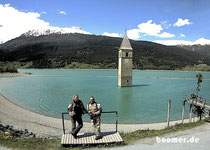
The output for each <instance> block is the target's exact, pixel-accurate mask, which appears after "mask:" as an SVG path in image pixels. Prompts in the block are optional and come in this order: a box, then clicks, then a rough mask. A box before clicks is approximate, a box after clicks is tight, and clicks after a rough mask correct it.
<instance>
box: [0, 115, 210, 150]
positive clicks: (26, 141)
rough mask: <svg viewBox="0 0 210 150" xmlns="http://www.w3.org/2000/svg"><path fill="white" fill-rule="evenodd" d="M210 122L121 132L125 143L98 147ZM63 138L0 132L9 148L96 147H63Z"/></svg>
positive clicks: (1, 141)
mask: <svg viewBox="0 0 210 150" xmlns="http://www.w3.org/2000/svg"><path fill="white" fill-rule="evenodd" d="M207 121H208V122H210V119H205V120H201V121H198V122H195V123H185V124H176V125H175V126H172V127H169V128H165V129H162V130H138V131H135V132H132V133H120V134H121V136H122V138H123V140H124V143H123V144H121V145H117V144H111V145H110V144H107V145H100V146H97V148H104V147H113V146H123V145H126V144H131V143H134V142H135V141H137V140H139V139H143V138H151V137H156V136H161V135H164V134H167V133H173V132H176V131H183V130H187V129H192V128H194V127H197V126H200V125H202V124H204V123H206V122H207ZM60 142H61V139H60V138H57V139H46V138H20V137H13V136H5V135H4V133H3V132H0V145H2V146H4V147H8V148H15V149H21V150H29V149H33V150H64V149H73V150H77V149H85V148H93V147H94V148H96V146H78V147H67V148H65V147H62V146H61V144H60Z"/></svg>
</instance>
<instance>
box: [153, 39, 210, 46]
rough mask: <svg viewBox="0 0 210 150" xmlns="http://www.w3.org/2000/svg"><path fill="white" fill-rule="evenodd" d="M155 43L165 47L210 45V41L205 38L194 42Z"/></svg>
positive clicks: (161, 41)
mask: <svg viewBox="0 0 210 150" xmlns="http://www.w3.org/2000/svg"><path fill="white" fill-rule="evenodd" d="M153 42H155V43H159V44H163V45H170V46H173V45H210V40H207V39H205V38H200V39H198V40H196V41H194V42H191V41H184V40H156V41H153Z"/></svg>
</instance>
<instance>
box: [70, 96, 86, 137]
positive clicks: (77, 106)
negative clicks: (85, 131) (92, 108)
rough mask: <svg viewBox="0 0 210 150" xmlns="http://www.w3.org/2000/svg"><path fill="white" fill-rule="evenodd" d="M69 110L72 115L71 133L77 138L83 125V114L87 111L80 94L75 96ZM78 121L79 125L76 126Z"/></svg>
mask: <svg viewBox="0 0 210 150" xmlns="http://www.w3.org/2000/svg"><path fill="white" fill-rule="evenodd" d="M68 112H69V115H70V116H71V123H72V132H71V134H72V136H73V137H74V138H77V133H78V132H79V131H80V129H81V128H82V127H83V121H82V115H83V114H85V113H87V110H86V109H85V107H84V105H83V103H82V101H81V100H79V96H78V95H74V96H73V101H72V102H71V103H70V104H69V106H68ZM76 122H77V123H78V126H77V127H76Z"/></svg>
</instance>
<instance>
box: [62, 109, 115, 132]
mask: <svg viewBox="0 0 210 150" xmlns="http://www.w3.org/2000/svg"><path fill="white" fill-rule="evenodd" d="M101 113H102V114H108V113H115V114H116V122H115V123H116V132H117V126H118V112H117V111H103V112H101ZM65 114H69V113H68V112H62V124H63V134H65V125H64V115H65Z"/></svg>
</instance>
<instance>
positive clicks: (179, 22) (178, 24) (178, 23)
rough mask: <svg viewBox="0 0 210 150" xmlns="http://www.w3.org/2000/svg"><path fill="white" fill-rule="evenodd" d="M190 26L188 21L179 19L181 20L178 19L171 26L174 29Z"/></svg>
mask: <svg viewBox="0 0 210 150" xmlns="http://www.w3.org/2000/svg"><path fill="white" fill-rule="evenodd" d="M190 24H192V22H189V19H184V20H183V19H181V18H178V20H177V22H175V23H174V24H173V26H174V27H181V26H184V25H190Z"/></svg>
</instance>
